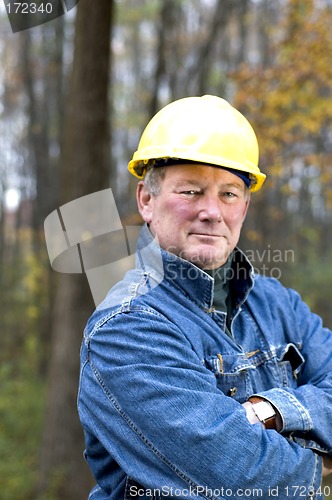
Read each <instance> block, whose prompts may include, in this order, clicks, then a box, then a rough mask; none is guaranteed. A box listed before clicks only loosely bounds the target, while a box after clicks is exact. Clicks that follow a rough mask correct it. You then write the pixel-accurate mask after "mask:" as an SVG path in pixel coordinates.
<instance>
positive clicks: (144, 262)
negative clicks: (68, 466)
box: [78, 226, 332, 500]
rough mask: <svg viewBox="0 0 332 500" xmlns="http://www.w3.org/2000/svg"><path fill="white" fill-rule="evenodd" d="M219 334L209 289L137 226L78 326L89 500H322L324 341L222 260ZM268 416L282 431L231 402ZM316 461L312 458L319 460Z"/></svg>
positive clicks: (316, 323)
mask: <svg viewBox="0 0 332 500" xmlns="http://www.w3.org/2000/svg"><path fill="white" fill-rule="evenodd" d="M233 269H234V280H233V293H234V311H233V318H232V323H231V335H228V334H227V333H225V322H226V318H225V313H223V312H218V311H216V310H214V308H213V284H214V280H213V278H211V277H210V276H209V275H208V274H207V273H205V272H204V271H202V270H200V269H198V268H197V267H196V266H195V265H193V264H191V263H189V262H187V261H185V260H183V259H181V258H179V257H177V256H175V255H172V254H170V253H168V252H165V251H164V250H161V249H160V247H159V246H158V245H157V244H156V242H155V241H154V240H153V239H152V237H151V234H150V232H149V230H148V228H147V227H146V226H144V227H143V229H142V232H141V236H140V240H139V244H138V249H137V268H136V269H134V270H132V271H130V272H129V273H127V275H126V277H125V279H124V280H123V281H122V282H120V283H119V284H118V285H116V286H115V287H114V288H113V289H112V290H111V291H110V292H109V294H108V296H107V297H106V299H105V301H104V302H103V303H102V304H101V305H100V306H99V307H98V308H97V310H96V311H95V313H94V314H93V315H92V317H91V318H90V320H89V322H88V324H87V327H86V330H85V333H84V340H83V344H82V350H81V377H80V388H79V396H78V408H79V414H80V419H81V422H82V425H83V428H84V433H85V439H86V451H85V457H86V460H87V461H88V463H89V466H90V468H91V470H92V471H93V474H94V476H95V478H96V481H97V484H98V485H97V486H96V487H95V488H94V489H93V491H92V492H91V494H90V497H89V498H91V500H106V499H111V500H120V499H132V498H136V499H139V498H140V499H151V500H152V499H163V498H176V499H188V498H190V499H193V498H195V499H197V498H205V499H210V500H212V499H213V500H216V499H219V498H233V499H240V498H243V497H245V498H257V497H259V498H264V499H266V498H270V497H273V496H274V497H277V498H279V499H286V498H287V499H288V498H289V497H293V498H301V499H303V498H319V499H321V498H323V495H322V494H321V490H320V484H321V467H322V465H321V457H320V453H328V454H330V455H332V333H331V332H330V331H329V330H327V329H325V328H323V327H322V324H321V320H320V318H319V317H318V316H316V315H314V314H312V313H311V312H310V311H309V309H308V307H307V306H306V305H305V304H304V303H303V302H302V301H301V299H300V297H299V295H298V294H297V293H296V292H294V291H293V290H289V289H286V288H284V287H283V286H282V285H281V284H280V283H279V282H278V281H276V280H275V279H271V278H266V277H262V276H257V275H254V274H253V271H252V267H251V265H250V263H249V262H248V261H247V259H246V258H245V256H244V255H243V254H242V253H241V252H240V250H237V249H236V250H235V260H234V263H233ZM254 394H258V395H260V396H262V397H264V398H266V399H267V400H269V401H270V402H271V403H273V405H274V406H275V407H277V408H278V410H279V412H280V414H281V416H282V421H283V429H282V431H281V433H277V432H276V431H274V430H266V429H264V428H263V426H261V425H260V424H255V425H251V424H250V423H249V422H248V420H247V417H246V412H245V410H244V408H243V407H242V405H241V403H243V402H244V401H246V400H247V399H248V398H249V397H250V396H251V395H254ZM317 451H319V453H317Z"/></svg>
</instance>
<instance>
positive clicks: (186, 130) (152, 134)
mask: <svg viewBox="0 0 332 500" xmlns="http://www.w3.org/2000/svg"><path fill="white" fill-rule="evenodd" d="M167 159H171V160H174V162H176V160H188V161H193V162H197V163H206V164H209V165H216V166H219V167H224V168H226V169H233V170H236V171H237V170H238V171H240V172H246V173H247V174H248V175H249V178H250V181H251V182H250V189H251V191H258V190H259V189H260V188H261V187H262V184H263V182H264V180H265V178H266V175H265V174H263V173H262V172H261V171H260V169H259V168H258V159H259V149H258V143H257V138H256V135H255V132H254V130H253V128H252V126H251V125H250V123H249V122H248V120H247V119H246V118H245V117H244V116H243V115H242V114H241V113H240V112H239V111H238V110H236V109H235V108H233V107H232V106H231V105H230V104H229V103H228V102H227V101H225V100H224V99H221V98H220V97H216V96H211V95H205V96H203V97H185V98H183V99H179V100H177V101H174V102H172V103H170V104H168V105H167V106H165V107H164V108H162V109H161V110H160V111H159V112H158V113H157V114H156V115H155V116H154V117H153V118H152V119H151V120H150V122H149V123H148V125H147V126H146V128H145V130H144V132H143V134H142V137H141V139H140V142H139V145H138V149H137V151H136V152H135V153H134V155H133V158H132V160H131V161H130V162H129V164H128V170H129V172H131V173H132V174H133V175H135V176H136V177H138V178H139V179H143V177H144V175H145V172H146V169H147V168H148V167H150V166H153V164H154V163H157V160H167ZM159 164H160V162H159Z"/></svg>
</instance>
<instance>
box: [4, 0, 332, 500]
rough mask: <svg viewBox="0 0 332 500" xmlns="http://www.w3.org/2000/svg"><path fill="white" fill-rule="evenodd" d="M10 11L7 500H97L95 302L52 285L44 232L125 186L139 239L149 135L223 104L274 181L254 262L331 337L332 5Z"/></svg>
mask: <svg viewBox="0 0 332 500" xmlns="http://www.w3.org/2000/svg"><path fill="white" fill-rule="evenodd" d="M1 7H2V6H1ZM0 14H1V15H0V63H1V68H2V69H1V72H0V144H1V148H0V308H1V314H0V325H1V332H2V335H3V342H2V349H1V351H0V387H1V395H0V454H1V457H2V459H1V461H0V484H1V498H2V499H3V500H17V499H23V498H24V499H25V500H29V499H30V500H57V499H59V500H60V499H61V500H67V499H68V500H82V499H84V498H87V492H88V490H89V488H90V487H91V485H92V484H93V481H92V478H91V476H90V474H89V471H88V468H87V466H86V464H85V463H84V460H83V456H82V452H83V449H84V444H83V438H82V432H81V428H80V424H79V422H78V418H77V412H76V393H77V381H78V372H79V348H80V342H81V338H82V330H83V328H84V324H85V322H86V320H87V318H88V317H89V315H90V313H91V311H92V310H93V307H94V302H93V297H92V294H91V291H90V288H89V285H88V282H87V279H86V277H85V276H84V275H83V274H79V273H77V274H71V273H67V274H62V273H56V272H55V271H53V270H52V268H51V266H50V263H49V259H48V255H47V251H46V245H45V236H44V220H45V218H46V217H47V216H48V215H49V214H50V213H51V212H53V211H54V210H56V209H57V208H58V207H59V206H61V205H63V204H64V203H68V202H71V201H73V200H75V199H77V198H79V197H81V196H84V195H87V194H91V193H93V192H98V191H100V190H102V189H105V188H109V187H110V188H111V189H112V192H113V194H114V196H115V200H116V206H117V208H118V210H119V213H120V216H121V220H122V223H123V225H128V224H129V225H130V224H139V223H140V219H139V217H138V215H137V211H136V207H135V201H134V190H135V180H134V179H130V175H129V174H128V173H127V170H126V166H127V162H128V160H129V159H130V158H131V155H132V153H133V151H135V149H136V147H137V143H138V139H139V136H140V133H141V131H142V128H143V127H144V126H145V124H146V123H147V121H148V119H149V118H150V117H151V116H152V115H153V114H154V113H155V112H156V111H157V110H159V109H160V108H161V107H162V106H163V105H165V104H166V103H168V102H169V101H172V100H174V99H177V98H181V97H185V96H191V95H192V96H194V95H203V94H215V95H219V96H221V97H224V98H226V99H227V100H229V101H230V102H231V103H233V104H234V105H235V106H236V107H238V108H239V109H240V110H241V111H242V112H243V113H244V114H245V115H246V116H247V117H248V119H249V120H250V121H251V123H252V124H253V126H254V128H255V130H256V132H257V136H258V140H259V144H260V150H261V158H260V166H261V169H262V170H263V172H265V173H266V174H267V175H268V179H267V181H266V184H265V186H264V189H263V190H262V191H261V192H259V193H257V194H255V195H254V196H253V197H252V204H251V210H250V214H249V216H248V218H247V221H246V223H245V227H244V233H243V237H242V241H241V247H242V248H243V249H244V250H245V251H246V252H247V253H248V256H249V257H250V258H251V260H252V261H253V264H254V266H255V268H256V269H257V271H258V272H261V273H263V274H266V275H269V276H274V277H276V278H279V279H281V281H282V282H283V283H284V284H285V285H287V286H291V287H293V288H296V289H297V290H298V291H300V292H301V294H302V296H303V298H304V299H305V300H306V301H307V303H308V304H309V305H310V307H311V308H312V310H313V311H315V312H317V313H318V314H320V315H321V316H322V318H323V319H324V322H325V324H326V326H328V327H330V328H332V308H331V299H330V292H331V283H332V266H331V262H332V248H331V246H330V245H331V242H332V224H331V223H332V64H331V60H332V31H331V26H332V2H331V1H328V0H319V1H318V0H317V1H314V0H190V1H189V0H164V1H162V0H152V1H147V0H122V1H117V2H115V1H111V0H98V2H96V1H95V2H93V0H80V2H79V3H78V6H77V8H75V9H74V10H72V11H71V12H70V13H68V14H67V15H65V16H62V17H59V18H58V19H56V20H53V21H51V22H48V23H46V24H43V25H41V26H38V27H35V28H33V29H29V30H24V31H21V32H19V33H12V32H11V29H10V25H9V23H8V18H7V16H6V13H5V9H4V7H2V8H1V10H0ZM326 484H327V483H326ZM327 498H332V495H331V496H330V497H329V496H327Z"/></svg>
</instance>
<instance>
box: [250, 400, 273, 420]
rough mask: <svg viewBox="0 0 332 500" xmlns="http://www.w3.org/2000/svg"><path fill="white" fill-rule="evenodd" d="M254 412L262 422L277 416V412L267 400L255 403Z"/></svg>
mask: <svg viewBox="0 0 332 500" xmlns="http://www.w3.org/2000/svg"><path fill="white" fill-rule="evenodd" d="M253 410H254V412H255V413H256V415H257V417H258V418H259V420H260V421H261V422H265V421H266V420H268V419H269V418H272V417H274V416H275V414H276V412H275V411H274V409H273V406H272V405H270V403H268V402H267V401H260V402H259V403H254V408H253Z"/></svg>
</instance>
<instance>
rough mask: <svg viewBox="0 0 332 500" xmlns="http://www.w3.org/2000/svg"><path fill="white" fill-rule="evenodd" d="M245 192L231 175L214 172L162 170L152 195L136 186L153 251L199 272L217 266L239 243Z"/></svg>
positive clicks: (210, 169)
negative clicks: (154, 246)
mask: <svg viewBox="0 0 332 500" xmlns="http://www.w3.org/2000/svg"><path fill="white" fill-rule="evenodd" d="M249 198H250V196H249V192H248V189H247V188H246V186H245V184H244V182H243V181H242V180H241V179H240V178H239V177H237V176H236V175H234V174H232V173H230V172H228V171H227V170H224V169H222V168H218V167H210V166H206V165H202V164H197V165H191V164H181V165H174V166H169V167H167V168H166V175H165V178H164V179H163V180H162V182H161V190H160V193H159V194H158V195H151V194H150V193H148V192H147V190H146V188H145V186H144V183H143V182H141V183H140V184H139V186H138V207H139V211H140V213H141V215H142V217H143V219H144V221H145V222H147V223H148V224H149V227H150V230H151V232H152V234H153V235H154V236H156V237H157V239H158V243H159V245H160V246H161V247H162V248H164V249H165V250H167V251H168V252H171V253H173V254H175V255H178V256H179V257H182V258H183V259H186V260H188V261H190V262H192V263H194V264H196V265H197V266H198V267H200V268H202V269H216V268H218V267H220V266H222V265H223V264H224V263H225V262H226V260H227V258H228V256H229V254H230V253H231V252H232V251H233V249H234V248H235V246H236V245H237V242H238V240H239V237H240V231H241V227H242V224H243V221H244V219H245V216H246V213H247V209H248V205H249Z"/></svg>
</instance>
